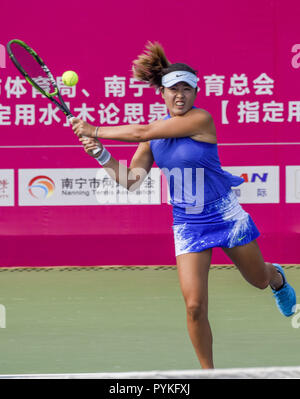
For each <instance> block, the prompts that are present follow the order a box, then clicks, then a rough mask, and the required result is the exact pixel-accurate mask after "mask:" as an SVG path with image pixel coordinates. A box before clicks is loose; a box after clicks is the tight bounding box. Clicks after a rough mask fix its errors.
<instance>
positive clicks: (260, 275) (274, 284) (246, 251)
mask: <svg viewBox="0 0 300 399" xmlns="http://www.w3.org/2000/svg"><path fill="white" fill-rule="evenodd" d="M223 250H224V251H225V253H226V254H227V255H228V256H229V257H230V259H231V260H232V261H233V262H234V264H235V265H236V266H237V267H238V269H239V270H240V272H241V273H242V275H243V276H244V277H245V279H246V280H247V281H248V282H249V283H250V284H252V285H254V286H255V287H258V288H261V289H264V288H266V287H268V285H270V287H271V288H272V291H273V294H274V297H275V300H276V304H277V307H278V309H279V310H280V312H281V313H282V314H283V315H285V316H287V317H288V316H291V315H293V314H294V312H295V305H296V293H295V290H294V288H293V287H292V286H291V285H290V284H288V282H287V281H286V278H285V273H284V271H283V269H282V267H281V266H280V265H278V264H276V263H274V264H273V263H267V262H265V261H264V259H263V257H262V254H261V252H260V249H259V246H258V244H257V242H256V240H253V241H251V242H250V243H248V244H245V245H241V246H236V247H234V248H223Z"/></svg>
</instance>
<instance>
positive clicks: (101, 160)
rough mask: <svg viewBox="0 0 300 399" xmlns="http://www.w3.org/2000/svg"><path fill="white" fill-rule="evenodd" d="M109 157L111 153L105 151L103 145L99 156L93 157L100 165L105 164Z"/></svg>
mask: <svg viewBox="0 0 300 399" xmlns="http://www.w3.org/2000/svg"><path fill="white" fill-rule="evenodd" d="M110 158H111V153H110V152H109V151H107V149H106V148H105V147H103V150H102V151H101V154H100V155H99V157H97V158H95V159H97V161H98V162H99V163H100V165H102V166H103V165H105V164H107V162H108V161H109V160H110Z"/></svg>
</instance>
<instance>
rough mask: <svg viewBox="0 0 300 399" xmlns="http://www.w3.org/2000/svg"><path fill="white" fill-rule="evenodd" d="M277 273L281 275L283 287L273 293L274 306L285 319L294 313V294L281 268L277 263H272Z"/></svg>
mask: <svg viewBox="0 0 300 399" xmlns="http://www.w3.org/2000/svg"><path fill="white" fill-rule="evenodd" d="M273 265H274V266H275V267H276V269H277V271H278V272H279V273H280V274H281V275H282V279H283V286H282V287H281V288H280V289H279V290H274V289H273V288H272V291H273V294H274V295H273V296H274V297H275V301H276V305H277V307H278V309H279V311H280V312H281V313H282V314H283V315H284V316H286V317H289V316H292V315H293V314H294V313H295V308H296V307H295V305H296V292H295V290H294V288H293V287H292V286H291V285H290V284H289V283H288V282H287V281H286V278H285V274H284V271H283V268H282V267H281V266H280V265H278V263H273Z"/></svg>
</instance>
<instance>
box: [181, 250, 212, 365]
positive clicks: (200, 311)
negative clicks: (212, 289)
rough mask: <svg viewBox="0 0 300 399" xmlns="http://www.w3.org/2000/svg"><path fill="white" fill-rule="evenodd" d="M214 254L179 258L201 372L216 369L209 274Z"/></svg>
mask: <svg viewBox="0 0 300 399" xmlns="http://www.w3.org/2000/svg"><path fill="white" fill-rule="evenodd" d="M211 255H212V250H211V249H208V250H205V251H203V252H193V253H188V254H182V255H178V256H177V257H176V259H177V269H178V275H179V281H180V287H181V291H182V294H183V297H184V300H185V305H186V314H187V327H188V332H189V335H190V338H191V341H192V343H193V346H194V348H195V351H196V354H197V357H198V359H199V361H200V364H201V366H202V368H205V369H208V368H213V367H214V365H213V354H212V333H211V328H210V325H209V321H208V272H209V267H210V262H211Z"/></svg>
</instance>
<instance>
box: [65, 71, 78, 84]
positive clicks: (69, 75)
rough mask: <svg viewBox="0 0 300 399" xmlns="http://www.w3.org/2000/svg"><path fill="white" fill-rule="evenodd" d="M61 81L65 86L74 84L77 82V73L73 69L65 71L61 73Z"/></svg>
mask: <svg viewBox="0 0 300 399" xmlns="http://www.w3.org/2000/svg"><path fill="white" fill-rule="evenodd" d="M62 81H63V84H64V85H66V86H75V85H76V84H77V83H78V75H77V73H76V72H74V71H66V72H64V73H63V75H62Z"/></svg>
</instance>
